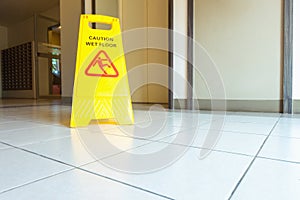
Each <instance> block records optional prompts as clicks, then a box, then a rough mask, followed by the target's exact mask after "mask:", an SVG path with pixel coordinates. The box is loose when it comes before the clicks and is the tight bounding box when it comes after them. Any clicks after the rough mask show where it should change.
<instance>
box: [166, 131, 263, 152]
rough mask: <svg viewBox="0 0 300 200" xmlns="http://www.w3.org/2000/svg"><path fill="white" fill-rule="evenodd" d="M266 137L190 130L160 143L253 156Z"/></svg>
mask: <svg viewBox="0 0 300 200" xmlns="http://www.w3.org/2000/svg"><path fill="white" fill-rule="evenodd" d="M181 134H183V135H182V136H181ZM193 134H195V138H194V139H193V140H192V139H191V138H190V137H191V136H192V135H193ZM179 137H181V138H179ZM266 137H267V136H265V135H255V134H244V133H232V132H223V131H220V132H219V131H208V130H201V129H190V130H187V131H182V132H180V133H178V134H176V135H173V136H171V137H167V138H164V139H163V140H161V141H163V142H168V143H175V144H181V145H189V146H194V147H200V148H208V149H214V150H220V151H228V152H234V153H241V154H247V155H252V156H254V155H256V153H257V152H258V150H259V148H260V147H261V145H262V144H263V142H264V140H265V139H266Z"/></svg>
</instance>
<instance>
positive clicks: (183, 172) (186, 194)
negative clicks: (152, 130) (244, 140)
mask: <svg viewBox="0 0 300 200" xmlns="http://www.w3.org/2000/svg"><path fill="white" fill-rule="evenodd" d="M163 145H165V144H163ZM158 146H159V144H158V143H155V144H150V145H146V146H143V147H141V148H138V149H135V150H134V151H133V153H135V154H133V153H131V154H129V153H127V154H119V155H117V156H114V157H110V158H108V159H105V160H104V161H102V162H104V164H105V165H110V168H109V167H105V166H103V164H100V163H98V162H97V163H94V164H90V165H88V166H86V167H85V168H86V169H88V170H90V171H93V172H96V173H99V174H103V175H105V176H109V177H113V178H116V179H119V180H121V181H124V182H127V183H130V184H133V185H138V186H140V187H142V188H145V189H147V190H151V191H154V192H157V193H160V194H165V195H166V196H169V197H171V198H174V199H212V200H213V199H226V197H228V196H229V195H230V193H231V190H232V189H233V188H234V186H235V184H236V183H237V182H238V180H239V178H240V177H241V176H242V174H243V173H244V171H245V170H246V168H247V166H248V165H249V163H250V161H251V157H246V156H238V155H232V154H226V153H217V152H212V153H211V154H210V155H209V156H207V157H206V158H205V159H203V160H199V149H190V150H188V152H187V153H186V154H184V156H183V157H181V158H180V159H179V160H177V161H176V162H175V163H173V164H172V165H169V166H168V165H167V163H164V162H165V160H166V159H168V156H172V153H173V154H174V153H175V154H176V153H180V152H181V153H182V150H183V149H182V148H183V147H179V146H175V145H171V146H172V147H170V145H169V148H171V149H170V151H169V152H168V154H166V153H167V152H164V153H163V152H161V151H160V153H158V154H156V155H157V156H158V157H159V158H155V157H153V156H154V155H153V156H152V157H151V156H149V154H147V155H145V154H144V153H145V152H147V151H149V149H150V150H151V149H152V148H155V149H157V150H158V148H157V147H158ZM158 151H159V150H158ZM138 152H140V153H141V157H140V158H141V160H139V159H135V158H136V153H138ZM147 158H149V159H147ZM154 161H155V162H160V164H161V166H160V169H159V168H158V169H156V171H154V172H151V171H148V172H147V168H148V167H149V166H152V165H153V162H154ZM120 163H121V164H120ZM111 164H120V165H119V167H124V168H123V169H120V168H119V169H118V168H117V169H115V170H113V168H116V165H111ZM156 164H158V166H159V163H156ZM126 168H127V169H131V170H132V171H129V173H126V172H120V171H118V170H124V169H126ZM139 169H145V171H144V173H142V172H140V174H134V172H138V170H139ZM136 170H137V171H136ZM149 170H150V169H149ZM125 171H126V170H125ZM127 172H128V171H127ZM130 172H131V173H130Z"/></svg>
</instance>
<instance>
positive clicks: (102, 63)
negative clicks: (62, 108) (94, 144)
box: [70, 14, 134, 127]
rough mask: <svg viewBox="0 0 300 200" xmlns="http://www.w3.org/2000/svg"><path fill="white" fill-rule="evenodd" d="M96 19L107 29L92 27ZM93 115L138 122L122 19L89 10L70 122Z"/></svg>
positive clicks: (80, 121) (79, 123) (83, 120)
mask: <svg viewBox="0 0 300 200" xmlns="http://www.w3.org/2000/svg"><path fill="white" fill-rule="evenodd" d="M96 23H97V24H100V25H105V27H106V29H104V28H103V29H97V28H92V27H91V26H92V25H95V24H96ZM107 26H108V27H109V28H107ZM92 119H114V120H115V121H116V122H117V123H118V124H133V123H134V116H133V111H132V105H131V97H130V90H129V85H128V78H127V71H126V63H125V57H124V52H123V44H122V36H121V30H120V23H119V19H117V18H113V17H108V16H101V15H88V14H86V15H81V18H80V28H79V38H78V50H77V60H76V72H75V79H74V90H73V103H72V115H71V122H70V126H71V127H79V126H87V125H88V124H89V123H90V121H91V120H92Z"/></svg>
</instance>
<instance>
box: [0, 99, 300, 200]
mask: <svg viewBox="0 0 300 200" xmlns="http://www.w3.org/2000/svg"><path fill="white" fill-rule="evenodd" d="M0 103H2V104H1V105H2V106H0V200H4V199H9V200H11V199H26V200H27V199H29V200H32V199H43V200H44V199H49V200H50V199H51V200H52V199H62V200H68V199H72V200H73V199H80V200H81V199H122V200H123V199H125V200H127V199H128V200H132V199H138V200H143V199H151V200H152V199H184V200H185V199H197V200H199V199H209V200H211V199H239V200H240V199H243V200H244V199H264V200H266V199H270V200H274V199H280V200H281V199H297V200H298V199H300V189H299V188H300V117H299V116H296V115H294V116H291V115H281V114H263V113H226V115H223V114H222V113H209V112H201V111H200V112H196V111H195V112H188V111H168V110H165V109H163V108H162V107H151V109H146V107H141V106H139V107H137V108H136V109H135V111H134V112H135V119H136V124H135V125H134V126H117V125H114V124H101V125H98V124H97V123H91V125H89V126H88V127H83V128H76V129H75V128H73V129H71V128H69V127H68V124H69V118H70V106H63V105H59V103H57V102H55V105H51V103H50V104H49V102H48V103H47V101H41V102H34V103H32V102H30V101H25V102H23V103H21V104H20V101H17V100H15V101H11V102H10V101H2V102H0ZM220 125H221V126H220ZM219 127H220V129H219Z"/></svg>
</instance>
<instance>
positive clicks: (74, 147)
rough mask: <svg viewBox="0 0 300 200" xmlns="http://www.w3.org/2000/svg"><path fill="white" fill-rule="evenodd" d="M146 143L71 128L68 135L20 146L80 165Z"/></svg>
mask: <svg viewBox="0 0 300 200" xmlns="http://www.w3.org/2000/svg"><path fill="white" fill-rule="evenodd" d="M146 143H149V142H148V141H145V140H136V139H132V138H128V137H120V136H115V135H103V134H101V133H90V132H84V131H79V132H78V131H77V130H75V129H72V135H71V136H70V137H65V138H60V139H54V140H49V141H43V142H40V143H36V144H31V145H26V146H22V148H24V149H27V150H29V151H33V152H35V153H38V154H41V155H43V156H47V157H50V158H53V159H55V160H59V161H61V162H64V163H67V164H71V165H75V166H80V165H84V164H87V163H90V162H93V161H96V160H99V159H103V158H106V157H108V156H112V155H115V154H118V153H120V152H122V151H125V150H128V149H131V148H135V147H138V146H141V145H144V144H146Z"/></svg>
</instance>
